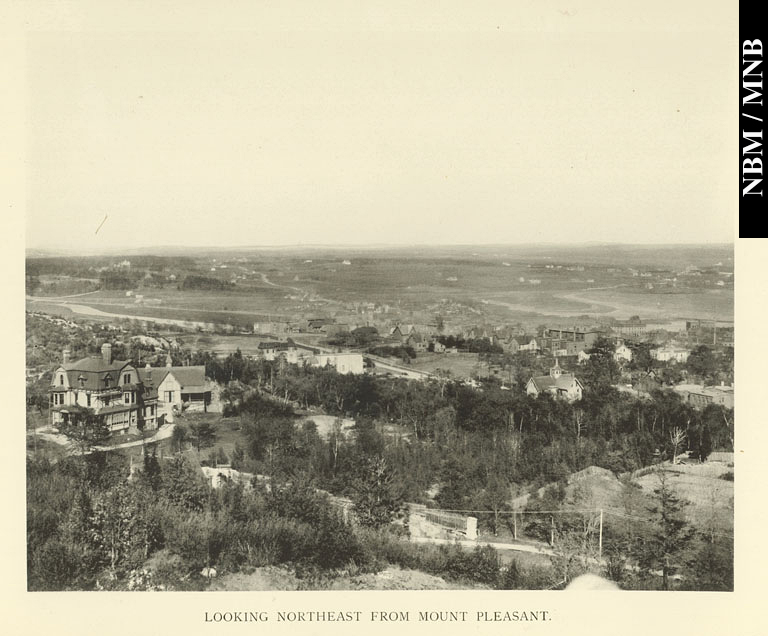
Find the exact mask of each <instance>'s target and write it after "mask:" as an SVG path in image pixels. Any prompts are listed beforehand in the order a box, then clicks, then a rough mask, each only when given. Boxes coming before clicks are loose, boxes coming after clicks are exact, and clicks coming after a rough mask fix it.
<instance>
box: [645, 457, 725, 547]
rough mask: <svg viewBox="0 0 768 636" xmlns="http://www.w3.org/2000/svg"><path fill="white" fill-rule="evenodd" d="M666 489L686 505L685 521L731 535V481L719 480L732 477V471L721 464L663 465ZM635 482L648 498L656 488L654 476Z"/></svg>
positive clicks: (650, 474)
mask: <svg viewBox="0 0 768 636" xmlns="http://www.w3.org/2000/svg"><path fill="white" fill-rule="evenodd" d="M665 469H666V472H667V476H668V479H669V485H670V487H671V488H672V489H673V490H674V492H675V494H676V495H677V496H678V497H680V498H681V499H683V500H685V501H687V502H688V505H687V506H686V507H685V509H684V510H685V515H686V517H687V518H688V519H689V520H690V521H691V522H692V523H694V524H695V525H697V526H699V527H707V526H710V525H713V524H714V525H715V526H716V527H717V528H719V529H720V531H724V532H728V533H731V534H732V533H733V481H726V480H725V479H721V476H722V475H724V474H726V473H729V472H730V473H733V467H732V466H730V467H729V466H728V465H727V464H724V463H721V462H705V463H704V464H678V465H676V466H670V465H665ZM635 482H636V483H637V484H638V485H639V486H640V487H641V488H642V489H643V491H644V492H646V493H648V494H653V491H654V489H655V488H658V487H659V477H658V475H656V474H655V473H654V472H649V473H648V474H647V475H643V476H642V477H638V478H637V479H635Z"/></svg>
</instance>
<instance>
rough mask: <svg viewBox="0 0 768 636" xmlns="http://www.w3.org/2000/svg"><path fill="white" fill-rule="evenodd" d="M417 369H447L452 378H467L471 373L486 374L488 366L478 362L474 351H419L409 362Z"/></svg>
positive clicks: (430, 370) (429, 371) (430, 371)
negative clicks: (449, 352)
mask: <svg viewBox="0 0 768 636" xmlns="http://www.w3.org/2000/svg"><path fill="white" fill-rule="evenodd" d="M408 366H410V367H413V368H414V369H416V370H417V371H427V372H428V373H435V372H436V371H437V370H438V369H439V370H441V371H449V372H450V374H451V377H453V378H469V377H471V376H472V375H473V374H478V375H480V376H484V375H487V373H488V367H487V365H484V364H482V363H481V362H480V360H479V357H478V354H476V353H451V354H448V353H420V354H418V355H417V356H416V358H415V359H413V360H411V364H410V365H408Z"/></svg>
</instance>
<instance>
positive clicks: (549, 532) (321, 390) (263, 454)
mask: <svg viewBox="0 0 768 636" xmlns="http://www.w3.org/2000/svg"><path fill="white" fill-rule="evenodd" d="M190 362H191V363H192V364H204V365H206V374H207V375H208V376H209V377H211V378H212V379H215V380H216V381H218V382H221V383H223V384H225V385H226V388H225V389H223V391H222V396H221V397H222V401H223V403H224V413H223V417H222V418H221V419H220V421H219V422H218V423H216V424H211V423H207V422H203V423H202V424H201V423H192V424H190V425H184V424H183V420H182V423H181V424H179V425H177V426H176V428H175V430H174V434H173V438H172V440H171V442H172V444H173V450H175V451H177V452H175V453H173V454H172V455H171V456H170V457H169V456H164V457H158V456H157V454H156V449H153V448H152V447H147V448H146V450H145V453H144V459H143V466H142V467H141V469H140V470H138V471H133V476H132V478H131V479H128V476H129V472H130V467H129V466H128V463H127V460H126V458H125V457H124V456H122V455H120V454H119V453H115V452H113V453H97V452H92V453H88V454H84V455H81V456H71V457H68V458H66V459H64V460H62V461H59V462H58V463H55V464H53V463H49V462H47V461H46V460H30V461H29V462H28V481H27V488H28V563H29V587H30V589H204V588H205V586H206V585H207V581H206V580H205V579H203V578H202V577H201V576H200V574H199V573H200V571H201V569H202V568H205V567H216V568H217V569H219V570H220V571H222V572H237V571H248V570H249V569H252V568H257V567H260V566H264V565H281V566H284V567H289V568H291V569H292V571H294V572H295V573H296V574H297V576H299V577H300V579H301V580H302V581H304V583H303V584H305V585H306V589H322V587H323V585H324V583H323V581H327V580H329V577H330V578H332V577H333V576H336V575H338V573H339V572H347V573H349V572H370V571H377V569H380V568H382V567H384V566H385V565H386V564H397V565H400V566H402V567H410V568H416V569H420V570H423V571H426V572H430V573H434V574H437V575H439V576H442V577H444V578H446V579H451V580H457V581H461V582H463V584H466V585H481V586H485V587H500V588H505V587H506V588H521V589H541V588H546V587H551V586H553V585H557V584H558V582H560V581H562V580H568V579H569V578H572V577H573V576H575V575H576V574H577V573H579V572H583V571H589V570H593V571H594V570H595V569H597V570H598V571H600V573H601V574H603V575H605V576H609V577H610V578H612V579H614V580H615V581H617V582H618V583H619V584H620V585H621V586H622V587H625V588H628V589H634V588H637V589H731V588H732V585H733V583H732V581H733V573H732V554H733V552H732V551H733V546H732V538H730V537H729V536H728V535H727V534H725V533H722V532H720V531H716V530H713V529H712V528H709V530H708V529H707V528H704V527H699V526H696V525H694V524H692V523H690V522H689V521H687V520H686V517H685V515H684V509H685V506H686V502H685V501H683V500H681V499H680V498H679V497H677V496H676V495H675V494H674V492H673V490H672V489H671V488H670V487H669V484H668V483H666V480H665V476H664V471H660V479H659V485H658V487H657V488H656V490H655V492H654V494H653V496H651V497H648V496H647V495H644V494H642V493H640V492H638V489H637V488H636V487H635V486H633V484H632V482H631V479H629V478H628V477H627V476H628V475H631V474H632V472H633V471H637V470H638V469H648V467H652V466H654V465H656V464H659V463H660V462H662V461H664V460H669V459H671V458H674V457H675V456H676V454H677V453H680V452H681V451H683V450H688V451H690V456H691V457H692V458H695V459H696V460H699V461H703V460H705V459H706V458H707V456H708V455H709V454H710V453H711V452H712V451H713V450H728V451H730V450H732V448H733V446H732V443H733V442H732V440H733V411H732V410H729V409H724V408H723V407H720V406H716V405H710V406H708V407H707V408H705V409H703V410H695V409H692V408H691V407H690V406H688V405H686V404H684V403H683V402H682V401H681V400H680V398H679V397H678V396H677V395H676V394H674V393H673V392H670V391H662V390H659V391H656V392H654V393H653V394H652V395H651V397H650V398H649V399H639V398H637V397H633V396H631V395H627V394H626V393H620V392H618V391H617V390H616V389H615V388H613V387H612V386H611V385H610V378H609V377H608V375H607V374H605V373H589V372H587V373H586V374H585V378H586V380H585V382H586V387H585V393H584V399H583V400H582V401H580V402H577V403H568V402H564V401H560V400H554V399H552V398H550V397H548V396H542V397H539V398H537V399H534V398H531V397H530V396H528V395H526V394H525V393H524V391H523V388H522V386H523V383H524V374H523V373H522V372H521V374H520V377H518V381H517V382H516V383H515V384H514V385H513V386H512V388H511V390H504V389H502V388H501V386H500V384H499V382H498V381H497V380H496V381H494V380H490V381H487V382H485V383H483V385H482V386H481V387H480V388H479V389H477V388H471V387H468V386H465V385H463V384H461V383H459V382H455V381H452V380H451V379H450V378H448V377H441V378H438V379H435V380H433V381H430V382H427V383H424V382H414V381H408V380H404V379H396V378H389V377H385V376H374V375H360V376H354V375H340V374H337V373H336V372H335V371H333V370H332V369H317V368H312V367H299V366H296V365H289V364H286V363H285V362H284V361H279V360H278V361H274V362H269V361H265V360H252V359H249V358H246V357H245V356H243V355H242V354H240V353H239V352H237V353H234V354H231V355H229V356H228V357H227V358H225V359H218V358H216V357H215V356H213V355H211V354H210V353H207V352H198V353H197V354H195V355H194V356H193V359H192V360H191V361H190ZM308 412H319V413H325V414H329V415H332V416H338V417H339V418H341V417H346V418H353V419H354V421H355V426H354V429H353V431H352V433H351V434H345V433H344V432H343V431H342V430H341V427H340V426H337V427H334V430H333V431H332V432H331V433H330V435H327V436H325V437H323V436H321V435H319V434H318V432H317V430H316V428H315V427H314V425H313V424H311V423H308V422H305V421H303V419H302V414H303V415H306V414H307V413H308ZM338 421H339V422H340V420H338ZM302 422H303V423H302ZM223 426H226V427H228V428H229V429H231V430H233V431H235V432H236V434H237V435H238V439H239V440H240V442H239V443H238V444H237V445H236V447H235V449H234V451H233V452H232V453H231V457H226V456H225V457H223V458H222V459H223V460H225V461H226V462H228V463H230V464H231V466H232V467H233V468H235V469H236V470H239V471H243V472H245V473H249V474H253V475H258V476H260V477H259V478H258V479H254V481H253V483H251V484H247V485H245V486H244V485H243V484H235V483H233V484H229V485H227V486H226V487H224V488H222V489H218V490H214V489H211V488H210V486H209V485H208V484H207V483H206V482H205V480H204V479H203V477H202V475H201V473H200V472H199V469H198V465H199V463H198V459H199V453H198V455H197V456H193V457H191V456H190V454H189V452H186V451H185V452H182V451H184V449H196V450H198V451H199V450H200V449H201V448H205V447H206V446H211V445H213V444H214V443H215V439H216V436H217V433H218V432H221V430H223V429H221V428H219V429H218V431H217V427H223ZM676 435H677V437H676ZM590 466H596V467H601V468H604V469H607V470H609V471H611V472H612V473H614V474H615V475H619V476H621V477H622V479H623V481H622V483H623V484H624V486H625V488H624V493H625V494H624V495H623V498H624V500H625V504H624V511H625V513H626V515H625V516H626V517H627V519H631V518H633V515H634V516H635V517H638V518H641V520H642V523H631V522H627V521H622V522H621V523H612V524H609V525H608V526H607V527H606V531H605V536H604V537H603V539H604V542H605V545H606V550H605V553H604V554H603V557H605V559H604V562H601V563H600V564H599V565H598V562H597V561H596V560H595V557H594V555H595V549H596V541H597V537H596V533H595V527H594V519H593V518H591V517H589V516H585V515H580V514H577V513H575V512H574V513H573V514H570V513H568V514H565V513H567V511H568V510H571V509H576V508H577V507H574V505H573V501H571V500H570V499H572V497H569V496H567V495H566V488H565V484H566V480H567V477H568V475H569V474H572V473H574V472H576V471H580V470H582V469H585V468H587V467H590ZM731 475H732V473H731ZM436 486H437V487H436ZM544 486H546V488H544V491H543V493H542V492H538V494H536V493H537V491H539V489H541V488H542V487H544ZM435 491H436V493H435ZM430 493H432V494H430ZM525 493H534V494H532V495H531V497H530V499H529V500H528V503H527V505H526V511H527V512H529V513H531V514H530V515H529V516H525V517H524V520H521V529H522V530H523V532H524V533H525V535H526V536H528V537H530V538H532V539H535V540H539V541H541V542H544V543H549V544H550V545H552V546H553V548H554V549H555V555H554V556H553V557H552V559H551V564H549V566H548V567H544V568H540V567H533V566H530V565H528V566H524V565H520V564H519V563H518V562H517V561H516V560H514V559H513V560H511V561H509V560H505V561H502V560H500V556H499V555H498V554H497V553H496V551H494V550H493V549H492V548H488V549H486V548H478V549H476V550H474V551H469V552H466V551H462V549H460V548H456V547H455V546H454V547H448V546H429V547H427V546H421V545H418V546H417V545H414V544H411V543H408V542H407V541H403V540H402V539H403V537H405V536H407V534H408V531H409V530H408V523H407V519H408V517H407V514H406V503H407V502H411V503H421V504H425V505H427V506H428V507H439V508H441V509H445V510H482V511H484V512H482V513H479V514H477V517H478V519H479V523H480V526H481V531H482V532H485V533H487V534H488V535H489V536H490V535H497V534H500V533H505V532H506V533H509V532H510V530H511V528H509V527H508V526H509V523H510V519H512V517H510V516H509V515H508V514H507V513H508V511H509V510H510V508H509V501H510V499H511V498H513V497H516V496H519V495H521V494H525ZM331 495H333V496H342V497H347V498H349V500H351V501H352V502H353V510H354V519H353V520H350V519H347V520H345V519H344V517H343V515H342V511H341V510H340V509H339V507H338V505H336V504H334V502H333V500H332V499H330V496H331ZM550 510H557V511H562V512H563V513H564V514H560V515H549V516H546V515H545V516H537V515H536V514H534V513H535V512H536V511H550ZM545 519H546V521H545Z"/></svg>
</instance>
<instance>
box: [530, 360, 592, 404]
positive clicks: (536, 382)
mask: <svg viewBox="0 0 768 636" xmlns="http://www.w3.org/2000/svg"><path fill="white" fill-rule="evenodd" d="M525 391H526V393H527V394H528V395H532V396H534V397H538V396H539V395H541V394H542V393H549V394H550V395H553V396H554V397H556V398H561V399H565V400H568V401H569V402H574V401H576V400H580V399H581V396H582V393H583V391H584V386H583V385H582V384H581V381H580V380H579V379H578V378H577V377H576V376H575V375H574V374H572V373H564V372H563V370H562V369H561V368H560V364H559V363H558V361H557V359H555V366H554V367H552V368H551V369H550V370H549V375H542V376H535V377H532V378H531V379H530V380H528V384H526V386H525Z"/></svg>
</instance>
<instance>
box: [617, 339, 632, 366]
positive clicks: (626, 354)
mask: <svg viewBox="0 0 768 636" xmlns="http://www.w3.org/2000/svg"><path fill="white" fill-rule="evenodd" d="M613 359H614V360H616V362H621V361H624V362H631V360H632V350H631V349H630V348H629V347H628V346H627V345H625V344H624V343H623V342H621V343H619V344H618V345H617V346H616V349H615V350H614V352H613Z"/></svg>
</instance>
